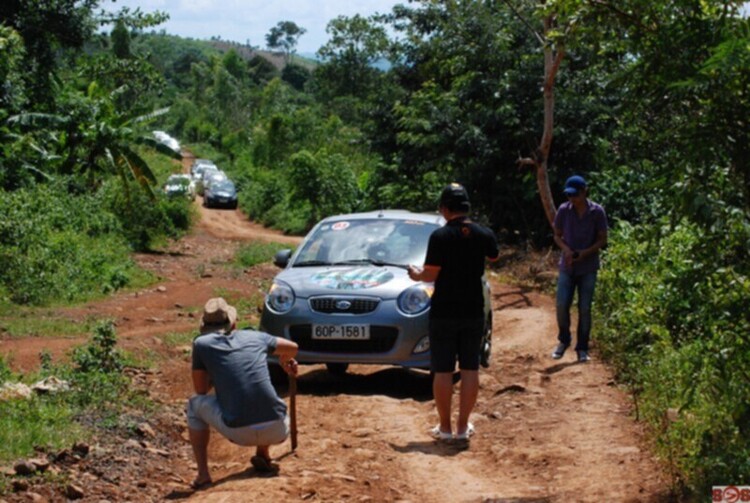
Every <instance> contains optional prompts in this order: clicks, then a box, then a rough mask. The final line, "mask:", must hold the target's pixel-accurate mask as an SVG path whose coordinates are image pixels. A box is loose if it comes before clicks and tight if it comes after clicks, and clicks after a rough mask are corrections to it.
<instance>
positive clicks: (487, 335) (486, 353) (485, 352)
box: [479, 312, 492, 368]
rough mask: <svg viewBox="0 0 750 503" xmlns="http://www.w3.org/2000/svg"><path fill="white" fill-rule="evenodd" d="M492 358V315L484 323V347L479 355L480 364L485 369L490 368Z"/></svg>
mask: <svg viewBox="0 0 750 503" xmlns="http://www.w3.org/2000/svg"><path fill="white" fill-rule="evenodd" d="M491 357H492V313H491V312H490V313H489V314H488V315H487V319H486V320H485V322H484V335H483V336H482V346H481V349H480V354H479V363H480V364H481V365H482V367H484V368H489V366H490V359H491Z"/></svg>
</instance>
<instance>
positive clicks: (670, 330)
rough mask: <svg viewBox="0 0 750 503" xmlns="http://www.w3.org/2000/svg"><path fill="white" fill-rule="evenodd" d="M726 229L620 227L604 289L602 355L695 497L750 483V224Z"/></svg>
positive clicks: (735, 222)
mask: <svg viewBox="0 0 750 503" xmlns="http://www.w3.org/2000/svg"><path fill="white" fill-rule="evenodd" d="M721 222H723V224H721V225H717V226H716V227H715V228H714V229H713V231H714V232H711V230H709V231H708V232H707V231H706V229H704V228H702V227H700V226H698V225H696V224H692V223H689V222H687V221H683V222H681V223H679V224H678V225H676V226H674V227H669V226H667V225H664V224H660V225H654V226H639V227H633V226H630V225H628V224H620V225H619V226H618V228H617V230H616V231H615V232H614V233H613V235H612V236H611V240H610V245H609V249H608V252H607V254H606V267H604V268H603V269H602V271H601V273H600V282H599V286H598V290H597V291H598V294H597V302H598V305H599V308H600V310H601V312H602V313H603V320H602V322H601V324H602V326H601V328H600V330H599V336H598V337H599V340H600V347H601V349H602V352H603V354H604V355H605V356H606V357H608V358H609V359H610V360H611V361H613V362H614V363H615V366H616V368H617V369H618V371H619V373H620V376H621V377H622V378H624V379H625V380H627V381H628V382H629V383H630V384H631V385H632V387H633V389H634V391H635V392H636V393H637V395H638V397H637V399H638V404H639V412H640V414H641V415H642V416H643V418H645V419H646V420H647V421H648V422H649V423H650V424H651V425H652V427H653V429H654V431H655V433H656V434H657V435H656V443H657V446H658V448H659V451H660V453H661V454H662V456H663V457H664V458H665V459H667V460H669V462H670V464H671V465H672V468H673V469H674V470H675V472H676V473H678V474H679V476H680V477H681V480H682V481H683V482H684V483H685V484H686V485H688V486H689V487H691V488H692V489H694V490H696V491H703V490H705V489H706V488H708V487H710V486H711V485H725V484H728V483H732V484H748V483H750V263H748V261H747V259H746V258H745V257H746V254H747V244H748V241H749V240H750V225H748V224H747V220H746V219H745V218H744V216H743V215H742V213H737V212H731V211H730V212H728V213H727V215H725V218H724V219H722V220H721Z"/></svg>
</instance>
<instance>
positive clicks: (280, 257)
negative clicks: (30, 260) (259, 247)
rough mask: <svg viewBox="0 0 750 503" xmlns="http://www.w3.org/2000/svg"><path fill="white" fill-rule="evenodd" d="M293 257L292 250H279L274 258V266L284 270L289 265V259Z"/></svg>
mask: <svg viewBox="0 0 750 503" xmlns="http://www.w3.org/2000/svg"><path fill="white" fill-rule="evenodd" d="M291 256H292V250H290V249H288V248H286V249H284V250H279V251H277V252H276V255H274V256H273V264H274V265H275V266H276V267H280V268H282V269H284V268H285V267H286V266H287V265H288V264H289V258H290V257H291Z"/></svg>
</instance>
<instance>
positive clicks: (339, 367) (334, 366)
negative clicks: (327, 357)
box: [326, 363, 349, 376]
mask: <svg viewBox="0 0 750 503" xmlns="http://www.w3.org/2000/svg"><path fill="white" fill-rule="evenodd" d="M326 368H327V369H328V372H330V373H331V374H333V375H337V376H342V375H344V374H346V369H348V368H349V364H348V363H326Z"/></svg>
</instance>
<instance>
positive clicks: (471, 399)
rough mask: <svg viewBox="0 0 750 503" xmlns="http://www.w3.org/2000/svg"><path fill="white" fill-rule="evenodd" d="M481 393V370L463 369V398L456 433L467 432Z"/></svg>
mask: <svg viewBox="0 0 750 503" xmlns="http://www.w3.org/2000/svg"><path fill="white" fill-rule="evenodd" d="M477 395H479V371H478V370H461V398H460V402H459V404H460V405H459V409H458V423H456V433H457V434H459V435H460V434H462V433H466V428H467V427H468V424H469V416H470V415H471V411H472V410H474V405H475V404H476V403H477Z"/></svg>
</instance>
